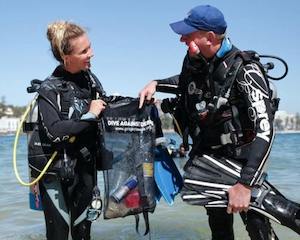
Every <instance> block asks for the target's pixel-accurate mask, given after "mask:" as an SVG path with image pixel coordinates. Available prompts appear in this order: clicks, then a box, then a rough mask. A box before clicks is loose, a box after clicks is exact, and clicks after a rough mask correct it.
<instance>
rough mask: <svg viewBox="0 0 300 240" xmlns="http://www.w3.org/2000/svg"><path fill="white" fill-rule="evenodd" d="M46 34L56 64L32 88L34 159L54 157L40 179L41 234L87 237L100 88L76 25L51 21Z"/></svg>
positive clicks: (57, 239) (60, 239)
mask: <svg viewBox="0 0 300 240" xmlns="http://www.w3.org/2000/svg"><path fill="white" fill-rule="evenodd" d="M47 37H48V40H49V42H50V45H51V50H52V53H53V55H54V57H55V59H56V60H57V61H58V66H57V67H56V68H55V70H54V71H53V73H52V74H51V76H50V77H48V78H47V79H46V80H45V81H43V82H42V84H41V85H40V87H39V89H38V90H37V92H38V93H39V98H38V106H39V124H38V125H39V130H38V135H39V139H40V142H39V143H37V144H36V146H39V147H36V149H37V150H36V151H37V152H40V153H41V155H40V158H39V161H42V160H43V159H44V160H45V159H49V155H50V153H52V152H53V151H57V152H58V155H57V157H56V159H55V160H54V163H53V164H52V166H51V168H50V170H49V171H48V173H47V174H46V175H45V176H44V177H43V179H42V181H41V182H40V192H41V196H42V205H43V210H44V214H45V221H46V236H47V239H49V240H66V239H68V237H69V236H70V235H71V236H72V239H80V240H82V239H90V228H91V221H90V220H91V219H88V217H87V216H88V215H87V212H88V208H89V206H90V203H91V200H92V197H93V189H94V186H95V185H96V177H95V172H96V171H95V166H96V164H95V161H96V150H97V146H96V142H97V122H96V121H95V120H96V119H97V118H98V117H99V115H100V113H101V112H102V111H103V110H104V109H105V105H106V103H105V102H104V101H103V100H99V98H98V97H97V96H102V95H104V91H103V88H102V86H101V84H100V82H99V81H98V79H97V78H96V76H95V75H94V74H93V73H92V72H91V71H90V67H91V59H92V57H93V50H92V47H91V43H90V41H89V38H88V36H87V33H86V31H85V30H84V29H83V28H82V27H80V26H78V25H76V24H74V23H71V22H66V21H58V22H54V23H52V24H50V25H49V26H48V29H47ZM97 99H98V100H97ZM33 144H34V143H33ZM92 220H93V219H92Z"/></svg>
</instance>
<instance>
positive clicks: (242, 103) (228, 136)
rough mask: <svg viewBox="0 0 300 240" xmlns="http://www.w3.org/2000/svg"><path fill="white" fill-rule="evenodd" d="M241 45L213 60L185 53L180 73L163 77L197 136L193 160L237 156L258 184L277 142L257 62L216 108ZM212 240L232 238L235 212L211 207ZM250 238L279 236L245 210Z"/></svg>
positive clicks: (245, 178) (244, 69)
mask: <svg viewBox="0 0 300 240" xmlns="http://www.w3.org/2000/svg"><path fill="white" fill-rule="evenodd" d="M238 51H239V50H238V49H237V48H235V47H232V49H231V50H229V51H227V52H226V53H225V54H223V56H221V57H217V56H215V57H214V58H213V59H211V60H210V61H209V62H204V61H203V59H202V60H201V59H196V58H190V57H189V56H188V54H187V55H186V57H185V59H184V62H183V67H182V71H181V73H180V75H176V76H173V77H170V78H167V79H162V80H158V85H159V84H166V83H167V84H175V85H178V86H179V89H180V95H181V97H180V101H179V102H178V104H177V109H176V112H175V115H176V116H177V118H178V119H177V120H178V122H179V124H180V126H181V128H182V129H181V130H182V131H184V130H185V129H188V134H189V135H190V136H191V138H192V140H193V146H192V150H191V153H190V158H191V159H190V160H189V161H192V160H193V159H194V157H195V156H197V157H198V158H199V159H201V157H202V155H203V154H204V153H205V154H206V155H214V157H227V158H234V159H237V160H239V161H241V162H242V163H243V168H242V171H241V177H240V179H239V182H240V183H242V184H245V185H248V186H253V185H255V184H257V182H258V180H259V178H260V177H261V174H262V173H263V168H264V166H265V163H266V160H267V157H268V155H269V152H270V148H271V145H272V141H273V136H274V133H273V118H274V114H273V112H272V108H271V104H270V97H269V90H268V89H269V88H268V83H267V80H266V79H265V78H264V75H263V74H262V72H261V70H260V69H259V67H258V66H257V65H256V64H253V63H245V64H243V65H242V66H241V67H240V68H239V71H238V72H237V75H236V78H235V79H234V81H233V85H232V86H231V88H230V89H231V92H230V96H229V98H228V102H227V103H225V104H224V105H222V106H221V107H218V108H214V106H215V105H213V104H214V100H213V97H214V96H220V92H221V91H222V89H224V88H223V86H224V85H225V83H226V81H227V80H228V79H229V74H226V73H228V70H229V69H230V67H231V66H232V63H233V62H234V60H233V59H234V56H235V54H236V53H237V52H238ZM189 161H188V162H187V165H186V166H185V171H188V166H189ZM207 213H208V216H209V225H210V228H211V230H212V239H213V240H220V239H223V240H229V239H230V240H232V239H234V234H233V215H232V214H227V213H226V208H220V209H217V208H211V209H207ZM241 216H242V219H243V221H244V223H245V225H246V229H247V231H248V233H249V236H250V237H251V239H253V240H254V239H255V240H260V239H264V240H265V239H274V238H271V236H273V235H274V233H273V230H272V228H271V226H270V223H269V221H268V219H267V218H265V217H263V216H261V215H259V214H257V213H255V212H253V211H251V210H249V211H248V212H247V214H246V213H242V214H241Z"/></svg>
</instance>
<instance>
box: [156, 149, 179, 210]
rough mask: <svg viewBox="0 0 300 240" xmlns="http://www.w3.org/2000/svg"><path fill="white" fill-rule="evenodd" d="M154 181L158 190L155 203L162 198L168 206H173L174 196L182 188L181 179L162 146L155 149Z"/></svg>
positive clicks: (171, 159) (172, 161)
mask: <svg viewBox="0 0 300 240" xmlns="http://www.w3.org/2000/svg"><path fill="white" fill-rule="evenodd" d="M154 180H155V183H156V185H157V188H158V191H157V194H156V199H157V201H159V200H160V198H161V197H163V198H164V200H165V201H166V202H167V203H168V204H169V205H170V206H171V205H173V203H174V199H175V196H176V195H177V194H178V193H179V192H180V190H181V188H182V186H183V179H182V176H181V174H180V172H179V170H178V168H177V166H176V164H175V163H174V160H173V158H172V157H171V156H170V154H169V153H168V151H167V149H166V148H164V147H162V146H158V147H156V149H155V161H154Z"/></svg>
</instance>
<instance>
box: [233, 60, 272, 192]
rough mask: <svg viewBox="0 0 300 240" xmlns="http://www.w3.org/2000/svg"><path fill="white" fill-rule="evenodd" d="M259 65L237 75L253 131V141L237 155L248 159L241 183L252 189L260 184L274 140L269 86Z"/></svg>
mask: <svg viewBox="0 0 300 240" xmlns="http://www.w3.org/2000/svg"><path fill="white" fill-rule="evenodd" d="M266 81H267V80H266V79H265V78H264V75H263V74H262V72H261V70H260V68H259V67H258V66H257V65H256V64H247V65H246V66H244V67H242V68H241V69H240V71H239V74H238V76H237V88H238V90H239V92H240V93H241V96H242V97H243V101H244V103H245V107H246V109H239V111H244V112H245V110H246V111H247V115H248V118H249V119H250V122H251V124H252V128H253V131H254V138H253V140H252V141H251V142H250V143H248V144H245V145H243V146H241V147H239V148H238V149H237V155H238V156H239V157H240V158H242V159H245V160H246V165H245V166H244V167H243V168H242V171H241V177H240V179H239V182H241V183H243V184H246V185H249V186H253V185H256V184H258V182H259V179H260V178H261V175H262V173H263V170H264V166H265V163H266V161H267V158H268V155H269V153H270V150H271V145H272V142H273V138H274V132H273V120H274V116H273V114H272V109H271V103H270V97H269V87H268V84H267V82H266Z"/></svg>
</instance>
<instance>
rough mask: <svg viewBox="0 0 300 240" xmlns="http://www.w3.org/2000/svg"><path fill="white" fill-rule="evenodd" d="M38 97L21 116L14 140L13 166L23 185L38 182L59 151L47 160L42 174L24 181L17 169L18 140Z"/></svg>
mask: <svg viewBox="0 0 300 240" xmlns="http://www.w3.org/2000/svg"><path fill="white" fill-rule="evenodd" d="M36 99H37V96H36V97H35V98H34V99H33V100H32V101H31V103H30V104H29V105H28V107H27V108H26V110H25V112H24V114H23V115H22V117H21V121H20V124H19V126H18V129H17V132H16V137H15V141H14V148H13V166H14V172H15V175H16V177H17V179H18V181H19V183H20V184H21V185H23V186H32V185H34V184H36V183H37V182H38V181H39V180H40V179H41V178H42V177H43V176H44V175H45V173H46V171H47V170H48V168H49V166H50V165H51V163H52V162H53V160H54V158H55V157H56V155H57V151H55V152H54V153H53V154H52V156H51V158H50V159H49V161H48V162H47V164H46V166H45V167H44V169H43V170H42V172H41V173H40V175H39V176H38V177H37V178H36V179H35V180H33V181H32V182H29V183H27V182H24V181H23V180H22V179H21V178H20V175H19V172H18V169H17V146H18V142H19V137H20V132H21V128H22V126H23V124H24V122H25V120H26V117H27V115H28V113H29V112H30V110H31V109H32V106H34V104H35V103H36Z"/></svg>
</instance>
